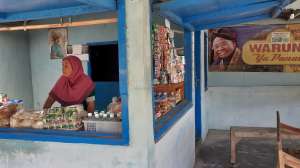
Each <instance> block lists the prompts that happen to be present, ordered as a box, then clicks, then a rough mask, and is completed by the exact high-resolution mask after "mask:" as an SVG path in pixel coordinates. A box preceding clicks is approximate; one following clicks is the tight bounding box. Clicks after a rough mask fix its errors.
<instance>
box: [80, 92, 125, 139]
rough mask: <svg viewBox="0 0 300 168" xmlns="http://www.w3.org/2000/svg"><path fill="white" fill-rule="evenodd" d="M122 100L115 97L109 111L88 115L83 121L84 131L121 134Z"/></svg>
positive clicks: (108, 108) (108, 107)
mask: <svg viewBox="0 0 300 168" xmlns="http://www.w3.org/2000/svg"><path fill="white" fill-rule="evenodd" d="M121 121H122V112H121V98H120V97H113V98H112V102H111V103H110V104H109V105H108V106H107V111H106V112H105V111H100V112H98V111H95V112H94V113H88V118H86V119H84V120H83V123H84V129H85V130H86V131H92V132H103V133H120V132H121V129H122V126H121Z"/></svg>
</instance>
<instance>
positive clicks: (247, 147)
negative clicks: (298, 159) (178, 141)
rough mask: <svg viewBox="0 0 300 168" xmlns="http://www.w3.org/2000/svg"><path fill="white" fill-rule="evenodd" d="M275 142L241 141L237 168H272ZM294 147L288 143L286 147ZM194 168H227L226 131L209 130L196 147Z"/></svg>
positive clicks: (227, 147) (227, 139) (227, 135)
mask: <svg viewBox="0 0 300 168" xmlns="http://www.w3.org/2000/svg"><path fill="white" fill-rule="evenodd" d="M275 144H276V140H275V139H274V140H261V139H257V140H253V139H252V140H251V139H246V140H242V141H241V142H240V143H239V144H238V154H237V164H236V165H235V166H234V167H237V168H273V167H275V164H276V160H277V159H276V145H275ZM292 144H293V145H295V143H294V142H288V143H287V146H288V145H292ZM196 158H197V159H196V164H195V168H229V167H231V165H230V162H229V161H230V141H229V132H228V131H219V130H210V131H209V133H208V136H207V138H206V140H205V141H204V142H203V143H202V144H201V145H198V146H197V156H196Z"/></svg>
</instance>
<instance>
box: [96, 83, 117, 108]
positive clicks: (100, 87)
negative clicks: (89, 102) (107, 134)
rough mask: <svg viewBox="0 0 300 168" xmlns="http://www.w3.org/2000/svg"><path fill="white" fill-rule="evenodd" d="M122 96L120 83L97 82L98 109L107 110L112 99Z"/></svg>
mask: <svg viewBox="0 0 300 168" xmlns="http://www.w3.org/2000/svg"><path fill="white" fill-rule="evenodd" d="M114 96H120V92H119V82H96V109H97V110H105V111H106V107H107V105H108V104H109V103H110V102H111V98H112V97H114Z"/></svg>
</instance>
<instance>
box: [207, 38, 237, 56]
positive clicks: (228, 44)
mask: <svg viewBox="0 0 300 168" xmlns="http://www.w3.org/2000/svg"><path fill="white" fill-rule="evenodd" d="M212 47H213V50H214V55H215V56H217V57H218V58H221V59H224V58H227V57H228V56H229V55H230V54H231V53H232V52H233V51H234V49H235V47H236V45H235V43H233V42H232V41H230V40H226V39H223V38H221V37H216V38H215V40H214V41H213V46H212Z"/></svg>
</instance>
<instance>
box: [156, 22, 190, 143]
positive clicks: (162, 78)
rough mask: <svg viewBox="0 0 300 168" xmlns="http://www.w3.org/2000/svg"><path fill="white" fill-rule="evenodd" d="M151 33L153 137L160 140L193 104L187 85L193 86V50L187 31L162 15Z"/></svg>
mask: <svg viewBox="0 0 300 168" xmlns="http://www.w3.org/2000/svg"><path fill="white" fill-rule="evenodd" d="M188 35H190V34H189V33H188ZM151 37H152V58H153V111H154V132H155V137H154V138H155V141H156V142H157V141H158V140H159V139H161V137H162V136H163V135H164V134H165V133H166V132H167V130H169V129H170V128H171V126H172V125H173V124H174V123H175V122H176V121H177V120H178V119H179V118H180V117H181V116H182V115H183V114H184V113H185V112H186V111H187V109H189V108H190V107H191V96H190V95H191V93H189V92H190V91H191V90H190V89H188V88H190V87H191V80H189V79H190V77H191V76H188V75H189V74H190V71H189V69H190V67H191V65H190V57H189V56H186V55H190V53H191V51H189V52H186V51H185V44H186V42H185V38H186V37H185V31H184V30H183V29H182V28H181V27H179V26H177V25H175V24H173V23H170V22H169V21H168V20H165V19H162V18H161V17H157V16H154V17H153V25H152V35H151ZM189 45H191V43H190V44H189ZM188 48H191V47H188Z"/></svg>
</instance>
